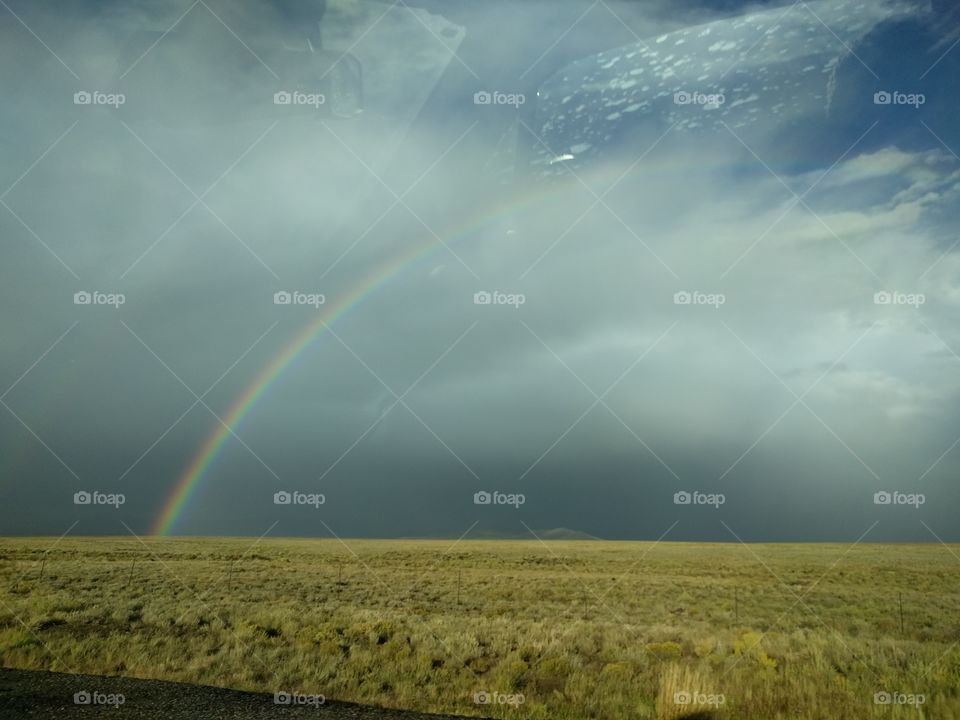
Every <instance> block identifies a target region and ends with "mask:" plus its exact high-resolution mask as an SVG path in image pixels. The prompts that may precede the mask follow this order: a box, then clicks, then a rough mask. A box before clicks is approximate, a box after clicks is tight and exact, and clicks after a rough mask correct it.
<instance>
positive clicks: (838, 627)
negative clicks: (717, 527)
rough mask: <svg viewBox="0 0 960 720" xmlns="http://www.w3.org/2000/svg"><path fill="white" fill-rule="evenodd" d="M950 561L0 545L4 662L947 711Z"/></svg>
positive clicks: (506, 700) (670, 703)
mask: <svg viewBox="0 0 960 720" xmlns="http://www.w3.org/2000/svg"><path fill="white" fill-rule="evenodd" d="M51 548H52V549H51ZM958 556H960V548H956V547H950V548H948V547H944V546H942V545H929V546H920V545H858V546H855V547H850V546H841V545H750V546H745V545H740V544H693V543H660V544H654V543H640V542H599V541H598V542H593V541H554V542H548V543H540V542H537V541H536V540H531V541H529V542H519V541H462V542H459V543H457V544H456V545H454V544H453V543H452V542H451V541H371V540H347V541H345V542H340V541H338V540H336V539H324V540H294V539H287V540H261V541H259V542H256V543H254V541H252V540H250V539H229V538H224V539H159V538H158V539H150V538H148V539H145V540H144V541H142V542H141V541H140V540H138V539H136V538H133V537H130V538H80V539H63V540H61V541H59V542H57V541H56V540H55V539H54V538H9V539H3V540H0V575H2V583H3V585H2V587H0V600H2V603H0V660H2V664H3V665H4V666H6V667H16V668H35V669H49V670H59V671H64V672H84V673H95V674H107V675H113V674H117V675H128V676H133V677H141V678H158V679H169V680H178V681H185V682H192V683H203V684H210V685H220V686H225V687H232V688H239V689H251V690H261V691H267V692H277V691H281V690H283V691H299V692H303V693H308V694H323V695H325V696H326V697H328V698H335V699H340V700H351V701H357V702H363V703H373V704H379V705H382V706H388V707H396V708H407V709H417V710H423V711H434V712H448V713H453V714H461V715H474V716H483V717H497V718H537V719H543V720H548V719H549V720H562V719H566V718H569V719H571V720H573V719H574V718H576V719H581V718H603V719H604V720H616V719H618V718H651V719H656V720H667V719H672V718H682V717H691V718H693V717H697V718H700V717H703V718H708V717H710V718H714V717H715V718H720V719H722V718H749V719H754V718H755V719H757V720H761V719H762V720H777V719H783V720H786V719H787V718H790V719H791V720H808V719H812V718H824V719H827V718H829V719H831V720H843V719H845V718H849V719H850V720H854V719H858V720H859V719H860V718H930V719H936V720H960V646H958V645H957V644H956V643H957V641H958V640H960V614H958V611H960V596H958V589H960V557H958ZM901 606H902V613H901ZM484 692H485V693H487V695H486V696H484V695H479V696H478V695H477V694H478V693H484ZM877 693H887V695H880V696H879V697H876V695H877ZM484 699H486V700H492V701H491V702H488V703H482V702H481V703H478V702H477V700H484ZM878 699H879V700H880V702H877V700H878ZM133 700H134V699H131V698H128V699H127V701H128V702H132V701H133ZM883 700H890V701H891V702H889V703H884V702H883ZM678 701H679V702H678ZM688 701H689V702H688Z"/></svg>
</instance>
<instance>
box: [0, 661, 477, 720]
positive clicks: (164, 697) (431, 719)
mask: <svg viewBox="0 0 960 720" xmlns="http://www.w3.org/2000/svg"><path fill="white" fill-rule="evenodd" d="M78 693H86V695H79V696H78V699H79V700H81V701H82V700H85V699H89V700H90V703H89V704H78V703H77V702H75V701H74V696H75V695H76V694H78ZM121 695H122V696H123V702H122V704H120V703H119V702H118V701H119V699H120V696H121ZM103 717H112V718H125V719H134V718H136V719H137V720H139V719H140V718H143V720H181V719H182V720H198V719H200V720H259V719H260V718H308V717H309V718H320V719H321V720H458V719H457V718H455V717H454V716H452V715H425V714H423V713H414V712H403V711H399V710H385V709H382V708H376V707H369V706H366V705H354V704H351V703H341V702H333V701H327V702H325V703H323V704H319V703H318V704H316V705H313V704H305V705H300V706H293V705H278V704H276V703H275V702H274V696H273V695H268V694H265V693H253V692H240V691H238V690H224V689H223V688H215V687H207V686H204V685H185V684H183V683H173V682H163V681H160V680H137V679H134V678H123V677H98V676H95V675H68V674H65V673H53V672H42V671H33V670H7V669H0V718H3V719H4V720H14V719H16V718H58V720H59V719H63V718H66V719H68V720H69V719H70V718H103Z"/></svg>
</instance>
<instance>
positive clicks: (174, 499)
mask: <svg viewBox="0 0 960 720" xmlns="http://www.w3.org/2000/svg"><path fill="white" fill-rule="evenodd" d="M645 164H646V165H647V167H648V169H650V170H652V171H654V172H655V173H658V174H660V175H668V174H669V175H675V174H678V173H679V172H682V168H677V167H674V166H670V165H669V163H666V162H665V161H664V160H662V159H661V160H656V161H654V160H652V159H651V160H650V161H649V162H646V163H645ZM613 170H615V168H611V167H606V168H604V167H602V166H601V167H597V168H595V169H593V170H591V171H581V172H579V173H578V175H577V176H576V177H574V176H568V177H565V178H563V179H556V180H552V181H548V182H542V181H541V182H537V181H531V182H532V183H533V184H534V187H533V188H532V189H531V190H530V191H529V192H527V193H525V194H515V195H508V196H507V197H506V198H505V199H504V200H503V201H501V202H500V203H499V204H494V205H493V206H492V207H490V206H487V207H483V206H481V208H480V209H479V210H478V211H477V212H476V213H474V214H473V215H471V216H470V217H469V218H468V220H467V221H466V222H463V223H461V224H460V225H459V226H457V227H456V228H455V229H453V230H452V231H448V232H445V233H444V236H445V237H446V238H447V239H446V240H443V239H441V238H439V237H435V236H433V235H430V236H429V237H428V238H427V239H426V240H425V241H423V242H422V243H420V244H419V245H416V246H414V247H413V248H411V249H410V250H408V251H407V252H406V253H402V254H400V255H398V256H397V257H394V258H393V259H391V260H389V261H387V262H386V263H384V264H383V265H381V266H379V267H378V268H376V269H375V270H373V271H372V272H370V273H369V274H367V275H366V276H364V277H363V278H362V279H361V280H360V282H358V283H357V284H356V285H355V286H354V289H353V290H352V291H350V292H348V293H346V294H345V295H343V296H341V297H340V298H339V300H338V301H337V302H336V303H334V304H332V305H327V306H324V310H323V312H322V313H321V314H320V315H319V316H318V317H317V319H316V320H314V321H313V322H311V323H310V324H309V325H307V326H306V327H305V328H303V330H302V331H300V332H299V333H298V334H297V335H296V336H295V337H294V338H293V340H291V341H290V342H289V343H288V344H287V345H286V346H285V347H284V348H283V349H282V350H280V352H278V353H277V354H276V355H275V356H274V357H273V359H272V360H270V362H269V363H267V365H266V366H265V367H264V368H263V369H262V370H261V371H260V372H259V373H258V374H257V375H256V377H255V378H254V379H253V381H252V382H251V383H250V385H249V386H248V387H247V389H246V390H244V392H243V393H242V394H241V395H240V396H239V397H238V398H237V399H236V400H235V401H234V403H233V404H232V405H231V406H230V408H229V409H228V411H227V412H226V414H225V415H223V416H222V418H223V423H220V424H219V425H218V427H217V429H216V430H214V431H213V432H212V433H211V434H210V436H209V437H208V438H207V439H206V440H205V441H204V443H203V445H201V446H200V449H199V450H198V451H197V452H196V454H195V455H194V456H193V458H192V459H191V461H190V464H189V465H188V466H187V467H186V469H185V470H184V471H183V473H182V474H181V475H180V477H179V478H178V480H177V482H176V484H175V485H174V487H173V490H172V491H171V492H170V494H169V496H168V498H167V500H166V501H165V502H164V503H163V505H162V507H161V511H160V513H159V514H158V515H157V517H156V518H155V520H154V522H153V524H152V526H151V532H152V533H153V534H155V535H170V534H171V533H172V531H173V529H174V528H175V527H176V525H177V523H178V522H179V520H180V518H181V517H182V516H183V514H184V511H185V510H186V507H187V506H188V505H189V503H190V499H191V498H192V497H193V496H194V494H195V493H196V491H197V488H198V487H199V485H200V483H201V482H202V480H203V478H204V477H205V475H206V473H207V471H208V470H209V469H210V467H211V465H213V463H214V462H215V461H216V459H217V457H218V456H219V455H220V452H221V451H222V449H223V447H224V445H225V443H226V441H227V440H228V439H229V437H230V435H231V432H230V428H233V429H234V431H236V428H237V427H238V426H239V425H240V424H241V423H242V422H243V420H244V418H246V416H247V415H248V414H249V413H250V411H251V410H252V409H253V408H254V407H255V406H256V404H257V402H258V401H259V400H260V398H261V397H263V395H264V393H266V391H267V390H269V389H270V387H271V386H272V385H273V384H274V383H275V382H277V380H278V379H279V378H280V377H281V376H282V375H283V373H284V371H285V370H286V369H287V368H288V367H290V366H291V365H292V364H293V363H294V361H295V360H296V359H297V358H298V357H299V356H300V355H301V354H302V353H303V352H305V351H306V350H307V349H309V348H310V346H311V345H313V343H314V342H315V341H317V340H318V339H319V338H320V337H321V336H322V335H323V333H324V331H325V330H326V329H327V328H328V327H330V326H332V325H333V324H334V323H335V322H337V321H338V320H339V319H340V318H342V317H343V316H344V315H346V314H347V313H348V312H349V311H350V310H352V309H354V308H356V307H358V306H359V305H361V304H362V303H363V302H364V301H365V300H366V299H367V298H369V297H371V296H373V295H374V294H376V293H377V292H378V291H379V290H381V289H382V288H384V287H386V286H387V285H388V283H389V282H390V281H391V280H393V279H394V278H396V277H397V276H398V275H400V274H402V273H403V272H404V271H405V270H407V269H408V268H410V267H411V266H413V265H414V264H415V263H416V262H417V261H418V260H420V259H422V258H424V257H426V256H427V255H429V254H430V253H432V252H435V251H437V250H439V249H440V248H442V247H443V246H444V245H445V244H446V245H450V244H454V243H460V242H463V241H464V240H466V239H468V238H471V237H475V236H477V235H479V234H480V233H482V232H484V231H486V230H488V229H489V228H491V227H492V226H495V225H496V224H498V223H500V222H502V221H503V220H504V219H506V218H515V217H518V216H521V215H523V214H525V213H527V212H530V211H532V210H539V209H540V206H541V205H543V204H545V203H546V202H547V201H550V200H553V199H554V198H555V197H556V196H557V195H559V194H561V193H562V192H564V191H565V190H566V189H568V188H571V187H572V188H579V187H580V183H581V182H583V180H585V179H591V180H595V179H600V176H601V175H602V174H607V175H609V174H611V171H613ZM614 177H617V176H616V175H614Z"/></svg>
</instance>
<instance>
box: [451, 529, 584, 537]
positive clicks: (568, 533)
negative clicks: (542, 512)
mask: <svg viewBox="0 0 960 720" xmlns="http://www.w3.org/2000/svg"><path fill="white" fill-rule="evenodd" d="M533 532H534V533H536V536H537V537H538V538H540V539H541V540H600V539H601V538H598V537H594V536H593V535H590V534H588V533H585V532H581V531H580V530H571V529H569V528H550V529H549V530H534V531H533ZM464 539H465V540H535V539H536V538H534V536H533V535H531V534H530V533H529V532H498V531H496V530H477V531H475V532H472V533H470V534H469V535H468V536H467V537H466V538H464Z"/></svg>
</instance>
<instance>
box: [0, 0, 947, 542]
mask: <svg viewBox="0 0 960 720" xmlns="http://www.w3.org/2000/svg"><path fill="white" fill-rule="evenodd" d="M936 5H937V6H936V7H935V8H933V9H931V7H929V6H928V5H927V4H926V3H923V2H907V1H906V0H904V1H902V2H901V1H896V0H883V1H882V2H876V3H866V4H863V3H857V2H853V1H852V0H846V1H844V2H816V1H813V2H809V3H799V4H795V5H794V4H789V3H788V4H784V3H762V4H753V5H747V4H745V3H738V2H722V3H720V2H717V3H696V2H692V1H691V2H685V3H667V2H663V3H644V4H640V3H633V2H613V1H609V2H604V3H598V4H592V3H587V2H578V1H574V0H565V1H564V2H560V3H551V4H550V5H549V7H548V6H547V5H546V4H544V3H536V2H535V3H523V4H519V3H513V2H498V3H485V4H483V7H474V6H472V5H471V4H468V3H467V4H465V3H449V4H448V5H446V6H443V5H441V4H438V3H430V2H426V1H424V2H420V3H414V2H411V3H407V4H403V3H400V4H394V5H390V4H388V3H377V2H364V1H347V0H328V2H326V4H325V8H324V7H323V3H315V4H313V3H306V2H304V3H302V4H300V5H299V6H297V7H296V8H295V9H290V8H289V7H288V8H287V9H285V10H281V9H279V8H278V7H275V6H274V5H272V4H271V3H269V2H266V1H263V2H243V3H226V2H215V1H213V0H205V1H203V2H197V3H191V2H166V3H163V2H154V1H146V0H145V1H143V2H129V3H127V2H125V3H87V4H71V5H70V6H65V7H57V6H56V5H55V4H52V3H51V4H37V3H27V2H9V3H8V4H7V5H4V6H3V7H0V88H2V92H3V96H4V98H5V100H6V101H5V102H4V103H3V104H2V107H0V157H2V159H0V238H2V243H3V246H2V260H3V261H2V262H0V303H2V306H3V307H4V312H3V314H2V316H0V330H2V333H0V347H2V349H3V352H2V353H0V473H2V474H0V478H2V480H0V498H2V501H0V534H8V535H21V534H28V535H53V536H58V535H61V534H63V533H71V534H74V535H96V534H107V535H127V534H136V535H147V534H174V535H247V536H254V537H257V536H260V535H263V534H269V535H273V536H293V535H304V536H318V537H330V536H334V535H336V536H341V537H451V538H457V537H461V536H465V537H489V536H504V537H506V536H510V537H528V538H531V539H532V538H534V537H537V536H538V534H540V533H542V532H544V531H546V530H549V529H553V528H567V529H570V530H574V531H577V532H579V533H585V534H588V535H591V536H595V537H600V538H607V539H646V540H651V539H658V538H662V539H665V540H713V541H727V542H738V541H744V542H761V541H769V542H776V541H843V542H853V541H862V542H938V541H944V542H956V541H958V540H960V535H958V530H957V529H956V527H957V526H956V523H955V520H954V518H955V514H956V513H955V510H956V508H957V505H958V502H960V488H958V479H960V475H958V472H960V403H958V402H957V400H958V395H960V393H958V391H960V327H958V324H957V321H956V318H957V316H958V310H960V255H958V252H957V250H958V247H960V245H958V243H960V236H958V234H957V228H958V211H957V208H958V207H960V203H958V199H960V197H958V196H960V157H958V155H957V153H958V152H960V127H958V126H957V124H956V123H955V122H954V120H953V118H955V117H956V113H957V110H958V104H960V103H958V99H957V96H956V91H955V88H953V87H952V85H953V84H954V83H952V82H951V81H952V79H953V78H955V77H956V76H957V72H958V64H960V49H957V47H956V46H957V41H958V40H960V35H957V33H956V32H955V30H954V28H956V27H958V22H956V21H957V18H956V17H955V16H953V17H951V16H950V12H951V11H950V10H949V9H947V8H946V7H945V6H942V5H941V4H939V3H937V4H936ZM314 21H319V25H317V24H316V22H314Z"/></svg>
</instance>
